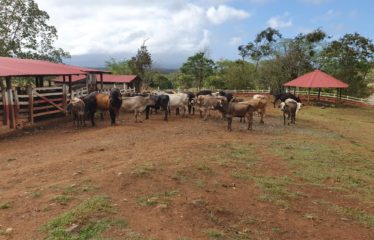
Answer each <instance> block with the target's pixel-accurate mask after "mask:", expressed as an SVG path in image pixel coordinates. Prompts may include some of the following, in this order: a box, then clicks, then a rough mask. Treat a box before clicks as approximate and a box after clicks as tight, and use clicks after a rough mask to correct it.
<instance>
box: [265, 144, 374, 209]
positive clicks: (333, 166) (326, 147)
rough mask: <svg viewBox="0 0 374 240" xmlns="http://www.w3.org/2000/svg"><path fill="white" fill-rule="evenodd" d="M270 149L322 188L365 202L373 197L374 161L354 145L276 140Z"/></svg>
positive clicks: (295, 172) (368, 201) (293, 169)
mask: <svg viewBox="0 0 374 240" xmlns="http://www.w3.org/2000/svg"><path fill="white" fill-rule="evenodd" d="M269 149H272V151H273V152H274V153H275V154H277V155H278V156H280V157H282V158H283V159H284V160H286V162H287V163H288V165H289V167H290V168H291V170H292V171H293V172H294V174H295V175H296V176H299V177H302V178H303V179H305V180H307V181H308V182H309V183H312V184H315V185H318V186H322V187H325V188H330V189H331V188H336V189H339V188H340V189H341V190H342V192H346V193H345V194H346V195H347V194H349V193H352V194H354V195H355V196H356V198H359V199H361V200H362V201H364V202H365V203H370V202H373V200H374V162H373V161H371V160H370V159H371V158H370V156H369V155H368V154H367V153H366V152H363V151H361V150H360V149H358V148H357V147H355V146H352V145H348V146H347V145H346V144H344V143H342V144H339V143H336V142H335V144H332V143H329V142H326V141H322V140H320V141H316V140H309V141H306V140H304V141H303V140H301V141H297V142H293V143H285V142H276V143H274V142H273V143H272V144H270V146H269Z"/></svg>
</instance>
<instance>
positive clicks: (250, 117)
mask: <svg viewBox="0 0 374 240" xmlns="http://www.w3.org/2000/svg"><path fill="white" fill-rule="evenodd" d="M247 119H248V128H247V130H251V131H252V123H253V112H250V113H247Z"/></svg>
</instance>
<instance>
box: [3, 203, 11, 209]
mask: <svg viewBox="0 0 374 240" xmlns="http://www.w3.org/2000/svg"><path fill="white" fill-rule="evenodd" d="M10 207H11V205H10V203H9V202H6V203H1V204H0V209H8V208H10Z"/></svg>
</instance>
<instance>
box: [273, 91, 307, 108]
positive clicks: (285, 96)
mask: <svg viewBox="0 0 374 240" xmlns="http://www.w3.org/2000/svg"><path fill="white" fill-rule="evenodd" d="M273 96H274V102H273V104H274V108H275V103H276V102H277V101H278V100H280V101H281V102H284V101H286V99H288V98H291V99H293V100H295V101H296V102H299V103H301V100H300V98H299V97H296V96H295V95H293V94H292V93H278V94H275V95H273Z"/></svg>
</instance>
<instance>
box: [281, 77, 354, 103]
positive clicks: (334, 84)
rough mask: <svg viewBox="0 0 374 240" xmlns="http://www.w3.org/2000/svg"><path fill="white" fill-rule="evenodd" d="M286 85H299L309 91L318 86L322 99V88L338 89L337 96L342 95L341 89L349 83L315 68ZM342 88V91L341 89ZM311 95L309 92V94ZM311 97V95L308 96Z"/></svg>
mask: <svg viewBox="0 0 374 240" xmlns="http://www.w3.org/2000/svg"><path fill="white" fill-rule="evenodd" d="M283 86H285V87H295V88H296V87H299V88H308V90H309V91H308V92H310V89H312V88H316V89H318V99H320V94H321V89H322V88H333V89H336V90H337V94H336V95H337V98H338V96H339V93H340V96H341V89H343V88H347V87H348V84H346V83H344V82H342V81H340V80H338V79H336V78H334V77H333V76H330V75H329V74H327V73H325V72H323V71H321V70H315V71H313V72H310V73H307V74H304V75H302V76H300V77H298V78H296V79H294V80H292V81H290V82H287V83H285V84H283ZM339 90H340V91H339ZM308 95H309V94H308ZM308 99H309V97H308Z"/></svg>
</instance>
